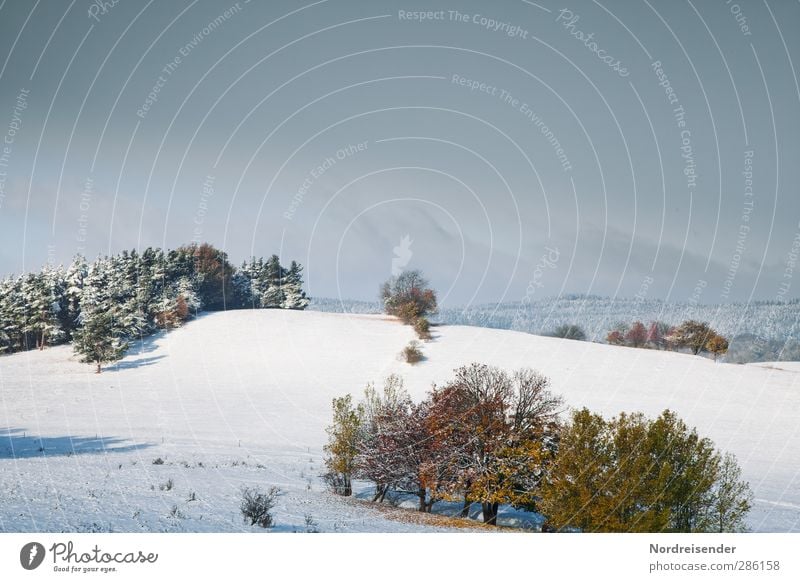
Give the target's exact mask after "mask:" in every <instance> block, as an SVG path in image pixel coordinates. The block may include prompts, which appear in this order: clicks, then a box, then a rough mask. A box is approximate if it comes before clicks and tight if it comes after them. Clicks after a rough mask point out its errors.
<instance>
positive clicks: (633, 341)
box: [625, 321, 647, 348]
mask: <svg viewBox="0 0 800 582" xmlns="http://www.w3.org/2000/svg"><path fill="white" fill-rule="evenodd" d="M625 341H626V342H627V343H628V345H629V346H632V347H634V348H641V347H642V346H644V345H645V343H647V329H646V328H645V326H644V324H643V323H642V322H641V321H634V322H633V325H631V328H630V329H629V330H628V333H626V334H625Z"/></svg>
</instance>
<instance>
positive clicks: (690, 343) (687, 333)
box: [606, 319, 728, 360]
mask: <svg viewBox="0 0 800 582" xmlns="http://www.w3.org/2000/svg"><path fill="white" fill-rule="evenodd" d="M606 341H607V342H608V343H609V344H611V345H622V346H629V347H634V348H653V349H661V350H681V349H686V350H689V351H691V352H692V353H693V354H694V355H698V354H700V353H701V352H710V353H711V354H713V355H714V359H715V360H716V359H717V358H718V357H719V356H721V355H724V354H725V353H726V352H727V351H728V339H727V338H725V337H724V336H722V335H721V334H719V333H718V332H717V331H716V330H715V329H714V328H712V327H711V326H710V325H709V324H708V323H706V322H702V321H696V320H694V319H688V320H686V321H684V322H683V323H681V324H680V325H677V326H672V325H669V324H667V323H664V322H663V321H653V322H651V323H650V325H649V326H647V327H645V325H644V324H643V323H642V322H641V321H634V322H633V323H632V324H630V325H628V324H626V323H618V324H617V325H616V326H615V327H614V329H612V330H611V331H609V332H608V335H607V336H606Z"/></svg>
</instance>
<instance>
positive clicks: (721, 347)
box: [705, 333, 728, 362]
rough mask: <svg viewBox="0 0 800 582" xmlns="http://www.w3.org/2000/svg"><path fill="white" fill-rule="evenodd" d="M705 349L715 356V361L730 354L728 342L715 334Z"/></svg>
mask: <svg viewBox="0 0 800 582" xmlns="http://www.w3.org/2000/svg"><path fill="white" fill-rule="evenodd" d="M705 349H706V350H708V351H709V352H711V353H712V354H714V361H715V362H716V361H717V357H719V356H721V355H723V354H726V353H727V352H728V340H727V339H725V338H724V337H722V336H721V335H719V334H717V333H715V334H714V335H712V336H711V337H710V338H708V341H707V342H706V345H705Z"/></svg>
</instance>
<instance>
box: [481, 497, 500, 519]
mask: <svg viewBox="0 0 800 582" xmlns="http://www.w3.org/2000/svg"><path fill="white" fill-rule="evenodd" d="M498 507H499V504H498V503H487V502H485V501H483V502H481V508H482V509H483V523H486V524H488V525H497V509H498Z"/></svg>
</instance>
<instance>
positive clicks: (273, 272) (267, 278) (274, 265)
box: [259, 255, 286, 308]
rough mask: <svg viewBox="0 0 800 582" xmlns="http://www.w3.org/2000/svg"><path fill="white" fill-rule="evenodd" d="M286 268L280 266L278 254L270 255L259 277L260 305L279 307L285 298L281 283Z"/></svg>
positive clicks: (282, 282)
mask: <svg viewBox="0 0 800 582" xmlns="http://www.w3.org/2000/svg"><path fill="white" fill-rule="evenodd" d="M285 275H286V270H285V269H284V268H283V267H281V262H280V259H279V258H278V255H272V256H271V257H270V258H269V259H267V262H266V263H264V268H263V270H262V272H261V277H260V278H259V280H260V282H261V285H262V287H261V289H260V293H261V301H260V303H261V307H266V308H274V307H281V306H282V305H283V302H284V300H285V298H286V296H285V293H284V289H283V284H284V277H285Z"/></svg>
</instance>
